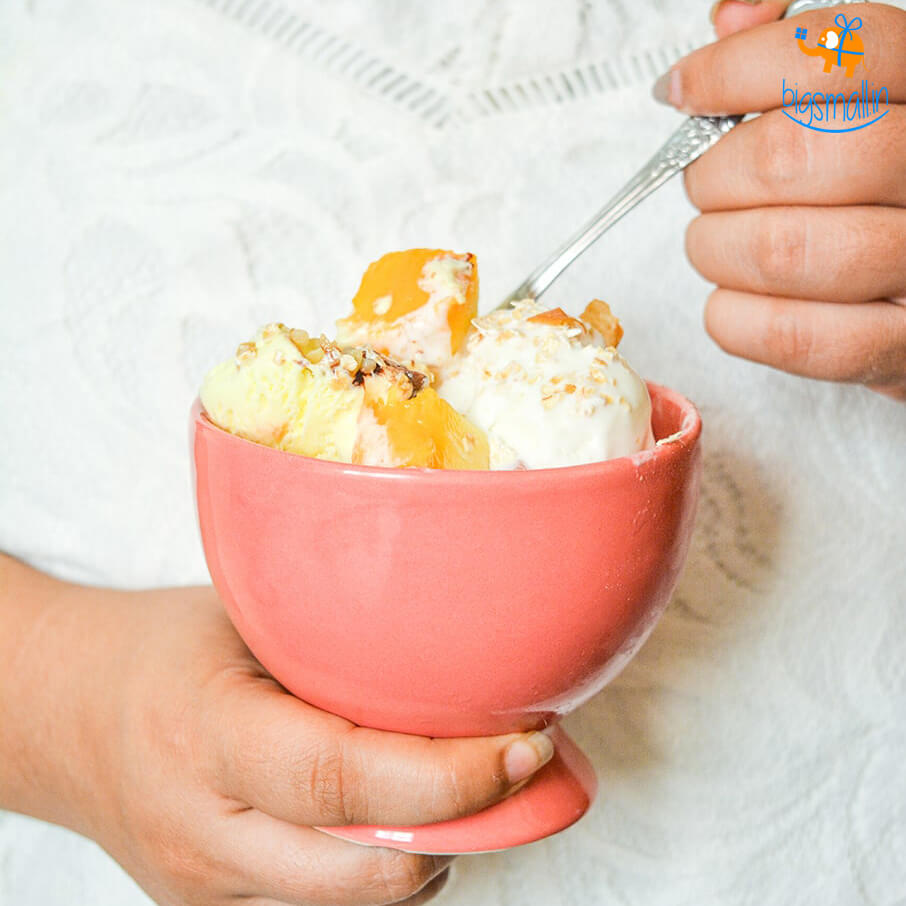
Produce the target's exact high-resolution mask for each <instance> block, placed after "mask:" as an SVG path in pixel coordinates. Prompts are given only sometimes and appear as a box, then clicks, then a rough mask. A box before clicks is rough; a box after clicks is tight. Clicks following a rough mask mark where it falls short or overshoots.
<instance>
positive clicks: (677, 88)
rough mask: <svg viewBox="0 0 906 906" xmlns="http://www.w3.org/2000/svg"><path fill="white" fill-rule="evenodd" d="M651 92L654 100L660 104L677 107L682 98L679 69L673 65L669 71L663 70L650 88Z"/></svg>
mask: <svg viewBox="0 0 906 906" xmlns="http://www.w3.org/2000/svg"><path fill="white" fill-rule="evenodd" d="M651 94H652V95H653V97H654V99H655V100H656V101H660V102H661V103H662V104H670V105H671V106H673V107H676V108H679V107H680V105H681V104H682V100H683V92H682V85H681V84H680V74H679V70H678V69H677V68H676V67H674V68H673V69H671V70H670V71H669V72H665V73H664V74H663V75H662V76H661V77H660V78H659V79H658V80H657V81H656V82H655V83H654V87H653V88H652V89H651Z"/></svg>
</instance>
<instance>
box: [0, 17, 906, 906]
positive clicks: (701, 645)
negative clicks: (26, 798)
mask: <svg viewBox="0 0 906 906" xmlns="http://www.w3.org/2000/svg"><path fill="white" fill-rule="evenodd" d="M707 5H708V4H707V2H705V0H702V2H701V3H697V4H689V3H682V2H680V0H632V2H630V0H602V2H591V0H500V2H498V3H488V2H486V0H459V2H458V3H456V4H439V3H432V4H427V3H422V2H418V0H398V2H395V3H392V4H391V3H386V2H382V0H369V2H365V0H335V2H331V3H330V4H326V3H316V2H314V0H312V2H307V0H158V2H155V3H139V2H136V0H131V2H130V0H125V2H124V0H37V2H36V0H4V2H3V4H2V5H0V114H2V115H0V174H2V179H0V236H2V242H0V286H2V324H3V328H2V331H0V369H2V373H3V377H2V380H0V416H2V423H3V425H4V439H3V446H2V454H0V458H2V462H0V499H2V502H3V505H2V509H0V549H5V550H8V551H10V552H12V553H14V554H16V555H19V556H21V557H23V558H25V559H27V560H28V561H30V562H32V563H34V564H36V565H38V566H40V567H42V568H45V569H48V570H50V571H52V572H54V573H55V574H57V575H61V576H65V577H68V578H72V579H75V580H85V581H93V582H99V583H104V584H111V585H117V586H126V587H139V586H148V585H158V584H164V583H189V582H203V581H206V579H207V572H206V569H205V565H204V561H203V558H202V555H201V550H200V545H199V542H198V538H197V531H196V525H195V516H194V511H193V504H192V500H191V495H190V485H189V456H188V451H187V445H186V423H187V417H188V409H189V405H190V403H191V401H192V399H193V397H194V395H195V393H196V390H197V388H198V385H199V382H200V379H201V376H202V375H203V373H204V371H205V370H206V369H207V367H209V366H210V365H211V364H213V363H214V362H215V361H217V360H219V359H220V358H222V357H223V356H224V355H225V354H228V353H229V351H230V350H231V349H232V348H233V347H234V346H235V344H236V342H237V341H238V340H239V339H241V338H244V337H246V336H248V335H250V334H251V332H252V331H253V329H254V328H255V327H256V326H258V325H259V324H262V323H264V322H267V321H269V320H274V319H278V320H282V321H285V322H287V323H291V324H294V325H298V326H301V327H312V328H315V329H329V328H330V324H331V322H332V320H333V318H334V317H336V316H337V315H339V314H340V313H341V312H343V311H344V310H345V308H346V305H347V300H348V299H349V298H350V297H351V295H352V292H353V291H354V289H355V286H356V283H357V280H358V277H359V276H360V274H361V272H362V270H363V269H364V266H365V265H366V264H367V262H368V261H370V260H372V259H374V258H375V257H377V256H378V255H380V254H382V253H383V252H384V251H386V250H388V249H392V248H399V247H406V246H414V245H431V246H437V247H447V248H454V249H461V250H464V251H465V250H468V251H472V252H475V253H476V254H477V255H478V260H479V264H480V268H481V275H482V291H483V299H484V306H485V307H486V308H487V307H491V306H492V305H493V304H494V303H495V300H497V299H498V298H502V297H503V296H504V295H505V294H506V293H507V292H508V291H509V290H510V289H511V288H512V287H513V286H514V285H516V284H517V283H518V282H519V281H520V280H521V279H522V278H523V277H524V275H525V273H526V272H527V271H528V270H529V269H530V268H531V267H532V266H534V265H535V264H536V263H537V262H538V260H539V259H540V257H542V256H543V255H545V254H547V253H548V252H549V251H551V250H552V249H553V248H554V247H556V246H557V245H559V243H560V242H561V241H562V240H563V239H564V238H565V237H567V236H568V235H570V234H571V233H572V232H573V230H574V229H575V228H576V227H577V226H578V225H579V224H580V223H581V222H583V221H584V220H585V219H586V218H587V217H588V216H590V215H591V214H592V213H593V212H594V211H595V210H596V209H597V208H598V207H599V206H600V205H601V204H602V203H603V202H604V201H605V200H606V198H607V197H609V196H610V194H611V193H613V192H614V191H615V190H616V189H617V188H618V187H619V186H620V185H621V184H622V182H623V181H624V180H625V179H626V178H628V177H629V176H630V175H631V174H632V173H633V172H634V171H635V170H636V169H637V167H638V166H639V165H640V164H641V163H642V162H643V161H644V160H645V159H647V157H648V156H649V155H650V154H651V153H652V152H653V151H654V150H655V149H656V148H657V147H658V146H659V145H660V144H661V142H662V141H663V140H664V139H665V137H666V136H667V134H669V132H670V131H671V129H672V128H674V126H675V125H676V124H677V123H678V122H679V117H678V115H677V114H675V113H673V112H672V111H670V110H667V109H663V108H660V107H658V106H657V105H655V104H654V103H653V102H651V100H650V98H649V87H650V84H651V82H652V81H653V79H654V78H655V76H656V75H658V74H659V73H660V72H661V71H663V70H664V69H665V68H666V67H667V66H668V65H669V64H670V63H671V62H672V61H673V60H674V59H676V58H677V57H678V56H679V55H680V54H681V53H684V52H685V51H687V50H688V49H690V48H691V47H693V46H696V45H697V44H700V43H703V42H705V41H707V40H710V32H709V29H708V25H707ZM778 90H779V89H778ZM693 213H694V212H693V210H692V209H691V207H690V206H689V205H688V203H687V202H686V200H685V198H684V196H683V193H682V186H681V184H680V181H679V180H677V181H675V182H674V183H673V184H671V185H669V186H668V187H667V188H665V189H664V190H662V191H661V192H659V193H658V194H656V195H655V196H653V197H652V198H651V199H649V200H648V201H647V202H646V203H645V204H644V205H643V206H642V207H641V208H640V209H639V210H637V211H635V212H633V213H632V214H631V215H630V216H629V217H628V218H627V219H626V220H625V221H623V223H621V224H620V225H619V226H618V227H617V228H616V229H614V230H613V231H612V232H611V233H610V234H608V236H607V237H606V239H605V240H603V241H602V242H601V243H599V245H598V246H597V247H596V248H594V249H593V250H591V251H590V252H589V253H588V254H586V256H585V257H584V258H583V259H582V260H581V261H580V262H579V263H578V264H577V265H575V266H574V268H573V269H572V270H571V272H570V273H569V275H568V276H567V277H565V278H564V279H563V280H562V281H561V283H559V284H558V285H557V286H556V287H555V289H554V290H552V292H551V294H550V296H549V298H550V301H551V303H552V304H559V305H562V306H563V307H564V308H566V309H567V310H570V311H573V312H575V311H577V310H579V306H581V305H584V303H585V302H586V301H587V300H588V299H589V298H591V297H592V296H595V295H597V296H601V297H603V298H605V299H607V300H608V301H609V302H610V304H611V306H612V307H613V308H614V310H615V311H616V312H617V313H618V314H619V316H620V317H621V319H622V320H623V323H624V325H625V327H626V339H625V341H624V342H625V346H624V349H625V353H626V355H627V357H628V359H629V360H630V361H631V362H632V363H633V364H634V366H635V367H636V368H637V369H638V370H639V371H640V372H641V373H642V374H643V375H644V376H646V377H648V378H651V379H654V380H657V381H659V382H662V383H666V384H669V385H671V386H674V387H676V388H677V389H679V390H681V391H682V392H684V393H686V394H687V395H688V396H690V397H691V398H692V399H693V400H695V401H696V402H697V403H698V405H699V406H700V408H701V411H702V414H703V417H704V421H705V436H704V437H705V439H704V444H705V452H706V460H705V477H704V487H703V494H702V501H701V507H700V510H699V516H698V523H697V529H696V534H695V538H694V542H693V545H692V550H691V553H690V556H689V562H688V566H687V568H686V571H685V574H684V577H683V579H682V581H681V584H680V586H679V589H678V591H677V593H676V596H675V599H674V601H673V603H672V605H671V607H670V608H669V610H668V612H667V614H666V615H665V617H664V618H663V620H662V622H661V624H660V625H659V626H658V628H657V630H656V631H655V633H654V635H653V636H652V638H651V640H650V641H649V642H648V644H647V645H646V646H645V648H644V649H643V650H642V652H641V653H640V654H639V656H638V657H637V658H636V660H635V661H634V662H633V663H632V664H631V665H630V666H629V667H628V668H627V669H626V671H625V672H624V673H623V674H622V675H621V676H620V677H619V678H618V679H617V680H616V681H615V682H614V683H612V685H611V686H610V687H608V688H607V689H606V690H604V692H603V693H602V694H601V695H599V696H598V697H597V698H596V699H594V700H593V701H592V702H590V703H589V704H588V705H586V706H585V707H584V708H582V709H581V711H580V712H579V713H577V714H575V715H573V716H572V717H570V718H569V719H568V720H567V722H566V723H567V727H568V729H569V730H570V731H571V732H572V733H574V735H575V736H576V738H577V740H578V741H579V743H580V744H581V745H582V746H583V747H584V748H585V750H586V751H587V752H588V753H589V754H590V756H591V758H592V760H593V761H594V763H595V765H596V767H597V770H598V772H599V775H600V780H601V795H600V798H599V801H598V802H597V803H596V805H595V806H594V808H593V809H592V810H591V812H590V813H589V814H588V815H587V817H586V818H585V819H584V820H583V821H581V822H580V823H579V824H578V825H576V826H575V827H573V828H571V829H570V830H568V831H566V832H564V833H563V834H561V835H559V836H556V837H554V838H551V839H549V840H547V841H544V842H540V843H537V844H534V845H531V846H528V847H524V848H522V849H518V850H514V851H510V852H506V853H499V854H494V855H488V856H478V857H472V858H467V859H461V860H459V862H458V863H457V874H456V877H455V879H454V882H453V883H452V884H451V885H450V886H449V889H448V890H447V891H446V892H445V893H444V894H443V895H442V896H443V900H442V901H443V902H449V903H462V904H478V903H480V904H487V906H550V904H564V906H567V904H569V906H592V904H601V903H614V904H627V906H628V904H632V906H638V904H645V906H668V904H669V906H682V904H688V906H693V904H694V906H701V904H711V903H714V904H717V903H720V904H731V906H754V904H758V906H761V904H767V903H784V904H789V906H792V904H827V903H835V904H871V906H894V904H900V906H902V904H903V903H904V902H906V901H904V900H903V899H902V897H903V891H904V886H903V882H904V878H906V772H904V771H903V767H902V765H903V753H904V751H906V669H904V666H903V665H904V662H906V658H904V656H903V653H904V638H906V557H904V556H903V552H904V542H903V539H904V529H906V517H904V514H903V488H904V487H906V457H904V455H903V452H904V450H906V407H904V406H902V405H898V404H895V403H892V402H889V401H887V400H884V399H881V398H879V397H876V396H874V395H872V394H871V393H869V392H867V391H865V390H863V389H861V388H857V387H839V386H832V385H829V384H820V383H816V382H810V381H806V380H801V379H797V378H793V377H790V376H786V375H783V374H779V373H777V372H774V371H770V370H768V369H765V368H761V367H759V366H756V365H752V364H749V363H746V362H743V361H739V360H736V359H732V358H730V357H728V356H726V355H724V354H723V353H721V352H720V351H719V350H718V349H717V348H716V347H715V346H714V345H713V344H712V343H711V341H710V340H708V339H707V337H706V336H705V334H704V331H703V329H702V327H701V311H702V304H703V301H704V298H705V295H706V292H707V289H708V288H707V286H706V284H705V283H704V282H702V281H701V280H700V279H699V278H698V277H697V276H696V275H695V274H694V272H693V271H692V269H691V267H690V266H689V264H688V263H687V261H686V260H685V258H684V255H683V229H684V225H685V224H686V222H687V221H688V220H689V219H690V218H691V217H692V216H693ZM546 298H548V297H546ZM148 902H149V901H148V899H147V897H145V896H144V894H142V892H141V891H140V890H139V888H138V887H137V886H136V885H135V884H134V883H133V882H132V881H131V880H130V879H129V878H128V877H127V876H126V875H125V874H124V873H123V872H122V871H121V870H120V869H119V867H118V866H117V865H116V864H115V863H114V862H113V861H112V860H110V859H109V858H108V857H107V856H106V855H105V854H104V853H103V852H101V850H100V849H99V848H97V847H96V846H95V845H94V844H92V843H90V842H88V841H85V840H84V839H82V838H80V837H77V836H76V835H74V834H71V833H69V832H67V831H64V830H61V829H59V828H55V827H51V826H49V825H45V824H42V823H40V822H37V821H33V820H30V819H27V818H23V817H21V816H15V815H10V814H0V903H2V904H4V906H5V904H9V906H13V904H15V906H132V904H135V906H138V904H144V903H148Z"/></svg>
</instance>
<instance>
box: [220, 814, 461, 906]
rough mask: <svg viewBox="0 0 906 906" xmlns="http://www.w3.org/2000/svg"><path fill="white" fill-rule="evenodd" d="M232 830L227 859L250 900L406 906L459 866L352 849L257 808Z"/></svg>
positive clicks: (225, 842) (446, 860) (225, 844)
mask: <svg viewBox="0 0 906 906" xmlns="http://www.w3.org/2000/svg"><path fill="white" fill-rule="evenodd" d="M229 824H230V829H229V832H228V833H226V834H224V836H223V839H222V840H221V844H220V845H221V846H222V852H221V853H220V856H221V861H222V862H223V864H225V865H234V866H238V873H239V880H238V882H237V883H238V891H237V893H238V894H239V896H242V897H266V898H270V899H273V900H278V901H280V902H284V903H293V904H296V903H298V904H303V903H304V904H318V906H322V904H323V906H333V904H339V906H359V904H361V906H365V904H384V903H398V902H400V901H406V900H407V898H409V897H417V896H418V894H419V893H420V892H421V891H423V890H424V888H425V887H426V886H427V885H429V884H430V883H431V882H432V880H433V879H434V878H436V877H437V876H438V875H440V874H441V873H442V872H444V871H446V869H447V868H448V867H449V865H450V863H451V862H452V861H453V857H452V856H431V855H420V854H415V853H403V852H399V851H397V850H391V849H383V848H381V847H377V846H359V845H357V844H355V843H345V842H344V841H342V840H337V839H336V838H334V837H329V836H328V835H327V834H322V833H319V832H318V831H316V830H312V829H311V828H307V827H297V826H296V825H294V824H288V823H286V822H284V821H278V820H276V819H274V818H271V817H269V816H268V815H264V814H262V813H261V812H259V811H256V810H254V809H250V810H248V811H246V812H243V813H242V814H239V815H236V816H235V817H234V818H233V819H232V820H231V821H230V822H229Z"/></svg>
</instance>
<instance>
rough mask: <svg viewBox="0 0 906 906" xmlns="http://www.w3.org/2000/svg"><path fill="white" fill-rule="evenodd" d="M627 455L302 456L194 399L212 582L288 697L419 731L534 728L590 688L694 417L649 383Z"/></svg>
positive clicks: (642, 624)
mask: <svg viewBox="0 0 906 906" xmlns="http://www.w3.org/2000/svg"><path fill="white" fill-rule="evenodd" d="M649 389H650V391H651V395H652V402H653V408H654V413H653V424H654V430H655V437H656V438H658V439H659V440H660V441H661V443H660V444H659V445H658V446H657V447H655V448H654V449H652V450H649V451H645V452H643V453H639V454H636V455H634V456H631V457H623V458H620V459H615V460H610V461H608V462H603V463H597V464H593V465H587V466H575V467H569V468H562V469H548V470H537V471H522V472H450V471H444V472H441V471H429V470H410V469H407V470H395V469H382V468H374V467H362V466H352V465H345V464H340V463H333V462H325V461H320V460H315V459H308V458H306V457H301V456H297V455H293V454H289V453H284V452H281V451H277V450H274V449H271V448H268V447H265V446H261V445H259V444H256V443H252V442H250V441H246V440H243V439H241V438H238V437H235V436H233V435H230V434H228V433H227V432H225V431H223V430H221V429H219V428H217V427H216V426H215V425H213V424H212V423H211V422H210V421H209V420H208V419H207V418H206V417H205V416H204V414H203V413H202V412H201V410H200V407H199V406H198V404H196V407H195V409H194V411H193V431H194V454H195V455H194V458H195V468H196V488H197V500H198V513H199V520H200V524H201V533H202V538H203V542H204V548H205V553H206V556H207V560H208V565H209V567H210V570H211V575H212V577H213V580H214V584H215V586H216V587H217V590H218V592H219V593H220V595H221V597H222V598H223V602H224V605H225V606H226V608H227V610H228V612H229V615H230V617H231V619H232V620H233V622H234V624H235V626H236V628H237V630H238V632H239V633H240V635H241V636H242V637H243V639H244V640H245V641H246V643H247V644H248V646H249V647H250V649H251V650H252V652H253V653H254V654H255V656H256V657H258V658H259V660H260V661H261V662H262V664H264V666H265V667H266V668H267V669H268V670H269V671H270V672H271V673H272V674H273V675H274V677H275V678H276V679H277V680H279V681H280V682H281V683H282V684H283V685H284V686H286V688H287V689H289V690H290V691H291V692H293V693H294V694H296V695H297V696H299V697H300V698H302V699H304V700H305V701H307V702H310V703H311V704H313V705H315V706H317V707H319V708H322V709H324V710H327V711H331V712H333V713H335V714H339V715H341V716H343V717H345V718H347V719H349V720H351V721H354V722H355V723H357V724H362V725H366V726H369V727H375V728H378V729H385V730H394V731H400V732H405V733H416V734H421V735H428V736H471V735H486V734H497V733H504V732H511V731H515V730H523V729H529V728H537V727H541V726H544V725H546V724H548V723H550V722H551V721H552V720H555V719H556V718H557V717H558V716H559V715H562V714H565V713H567V712H569V711H571V710H573V709H574V708H576V707H577V706H578V705H580V704H581V703H582V702H583V701H584V700H586V699H587V698H588V697H589V696H591V695H593V694H594V693H596V692H597V691H598V690H599V689H600V688H601V687H602V686H603V685H604V684H605V683H606V682H607V681H608V680H609V679H610V678H612V677H613V676H614V675H615V674H616V673H617V672H618V671H619V670H620V668H622V667H623V666H624V665H625V664H626V662H627V661H628V660H629V659H630V658H631V657H632V655H633V654H634V653H635V651H636V650H637V649H638V648H639V646H640V645H641V644H642V642H643V641H644V640H645V638H646V637H647V635H648V633H649V632H650V631H651V629H652V627H653V626H654V623H655V621H656V620H657V618H658V616H659V615H660V613H661V612H662V610H663V608H664V606H665V605H666V603H667V600H668V598H669V596H670V594H671V592H672V590H673V587H674V585H675V583H676V580H677V578H678V575H679V571H680V569H681V567H682V564H683V559H684V557H685V554H686V550H687V548H688V544H689V538H690V534H691V530H692V522H693V516H694V511H695V503H696V499H697V494H698V485H699V475H700V454H699V446H698V438H699V434H700V430H701V422H700V419H699V417H698V414H697V412H696V411H695V409H694V407H693V406H692V405H691V404H690V403H689V402H688V401H687V400H685V399H684V398H682V397H681V396H679V395H678V394H676V393H674V392H673V391H670V390H667V389H665V388H662V387H658V386H655V385H649Z"/></svg>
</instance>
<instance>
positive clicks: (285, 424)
mask: <svg viewBox="0 0 906 906" xmlns="http://www.w3.org/2000/svg"><path fill="white" fill-rule="evenodd" d="M430 380H431V378H430V377H429V376H428V375H425V374H422V373H420V372H417V371H413V370H412V369H409V368H406V367H404V366H403V365H400V364H399V363H397V362H395V361H393V360H392V359H390V358H387V357H386V356H381V355H379V354H378V353H376V352H374V351H373V350H372V349H368V348H362V347H341V346H339V345H338V344H336V343H333V342H331V341H329V340H328V339H327V338H325V337H320V338H317V339H315V338H312V337H310V336H309V335H308V334H307V333H306V332H305V331H303V330H291V329H289V328H288V327H286V326H285V325H283V324H270V325H268V326H267V327H264V328H262V329H261V330H259V331H258V333H257V334H256V336H255V338H254V339H253V340H251V341H249V342H247V343H242V344H241V345H240V346H239V348H238V349H237V351H236V355H235V357H234V358H231V359H228V360H227V361H225V362H222V363H221V364H219V365H217V366H215V367H214V368H212V369H211V371H209V372H208V374H207V376H206V377H205V380H204V383H203V385H202V388H201V394H200V396H201V402H202V405H203V406H204V409H205V413H206V414H207V416H208V417H209V418H210V419H211V420H212V421H213V422H214V423H215V424H217V425H218V426H220V427H221V428H224V429H226V430H227V431H229V432H230V433H232V434H237V435H239V436H240V437H244V438H246V439H247V440H253V441H256V442H258V443H261V444H266V445H268V446H271V447H276V448H277V449H280V450H286V451H288V452H291V453H299V454H302V455H305V456H312V457H316V458H319V459H330V460H335V461H339V462H348V463H357V464H362V465H373V466H410V467H411V466H421V467H427V468H438V469H442V468H446V469H484V468H487V467H488V445H487V439H486V438H485V435H484V432H483V431H481V430H480V429H478V428H476V427H475V426H474V425H472V424H470V423H469V421H468V419H466V418H463V416H461V415H460V414H459V413H458V412H456V411H455V410H454V409H453V408H452V407H451V406H450V405H449V404H448V403H447V402H445V401H444V400H443V399H441V398H440V397H439V396H438V395H437V393H436V392H435V390H434V389H433V388H432V387H430V386H429V384H430Z"/></svg>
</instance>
